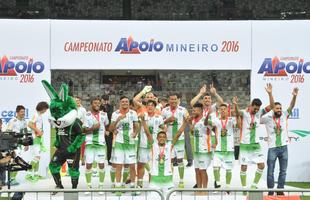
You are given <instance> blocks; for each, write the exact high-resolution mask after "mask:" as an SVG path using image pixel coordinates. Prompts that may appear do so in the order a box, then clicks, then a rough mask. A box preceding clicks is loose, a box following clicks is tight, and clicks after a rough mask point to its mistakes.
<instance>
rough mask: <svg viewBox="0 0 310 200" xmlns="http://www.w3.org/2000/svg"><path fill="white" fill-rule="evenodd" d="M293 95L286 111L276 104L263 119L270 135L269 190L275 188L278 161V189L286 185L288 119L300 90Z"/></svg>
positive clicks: (296, 89) (262, 121)
mask: <svg viewBox="0 0 310 200" xmlns="http://www.w3.org/2000/svg"><path fill="white" fill-rule="evenodd" d="M292 94H293V98H292V100H291V103H290V106H289V107H288V109H287V110H286V111H282V105H281V103H279V102H275V106H274V108H273V110H272V111H270V112H269V113H267V114H266V115H264V116H263V117H262V119H261V123H262V124H265V125H266V129H267V134H268V146H269V149H268V159H267V167H268V168H267V186H268V188H269V189H272V188H273V187H274V168H275V165H276V161H277V159H279V166H280V170H279V177H278V187H277V188H278V189H283V188H284V184H285V178H286V169H287V161H288V151H287V144H288V143H289V140H290V139H289V135H288V129H287V127H288V117H289V116H290V114H291V113H292V109H293V108H294V106H295V102H296V98H297V95H298V88H294V90H293V93H292ZM277 194H278V195H284V194H283V192H277ZM268 195H273V192H269V193H268Z"/></svg>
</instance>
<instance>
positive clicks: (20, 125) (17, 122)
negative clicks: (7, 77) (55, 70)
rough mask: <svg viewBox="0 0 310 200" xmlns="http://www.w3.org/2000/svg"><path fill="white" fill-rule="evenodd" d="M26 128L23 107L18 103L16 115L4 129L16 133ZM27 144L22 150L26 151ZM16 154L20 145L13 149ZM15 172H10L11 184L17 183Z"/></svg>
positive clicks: (20, 149)
mask: <svg viewBox="0 0 310 200" xmlns="http://www.w3.org/2000/svg"><path fill="white" fill-rule="evenodd" d="M25 130H27V122H26V120H25V107H24V106H22V105H18V106H17V107H16V117H13V118H12V119H11V120H10V121H9V123H8V127H7V130H6V131H13V132H16V133H24V132H25ZM28 148H29V146H25V147H24V150H25V151H27V150H28ZM15 153H16V155H20V154H21V153H22V146H21V145H19V146H18V148H17V149H16V150H15ZM16 176H17V172H11V181H10V182H11V185H18V184H19V183H18V182H17V181H16Z"/></svg>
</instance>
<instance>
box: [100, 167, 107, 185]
mask: <svg viewBox="0 0 310 200" xmlns="http://www.w3.org/2000/svg"><path fill="white" fill-rule="evenodd" d="M98 171H99V184H103V182H104V177H105V170H104V168H103V169H99V170H98Z"/></svg>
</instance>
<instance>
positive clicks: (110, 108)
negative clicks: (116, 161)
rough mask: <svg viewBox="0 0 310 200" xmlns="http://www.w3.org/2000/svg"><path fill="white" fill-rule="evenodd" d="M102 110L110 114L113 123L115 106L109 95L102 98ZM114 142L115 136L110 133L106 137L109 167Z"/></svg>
mask: <svg viewBox="0 0 310 200" xmlns="http://www.w3.org/2000/svg"><path fill="white" fill-rule="evenodd" d="M100 110H101V111H103V112H106V113H107V114H108V118H109V122H111V116H112V113H113V106H112V105H111V104H110V101H109V96H108V95H102V96H101V105H100ZM112 140H113V134H111V133H110V134H109V135H105V141H106V145H107V159H108V163H109V165H111V162H110V159H111V152H112Z"/></svg>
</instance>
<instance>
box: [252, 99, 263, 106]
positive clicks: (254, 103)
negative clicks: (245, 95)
mask: <svg viewBox="0 0 310 200" xmlns="http://www.w3.org/2000/svg"><path fill="white" fill-rule="evenodd" d="M251 105H252V106H261V105H262V101H261V100H260V99H258V98H255V99H253V100H252V103H251Z"/></svg>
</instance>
